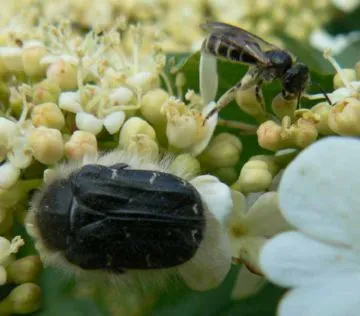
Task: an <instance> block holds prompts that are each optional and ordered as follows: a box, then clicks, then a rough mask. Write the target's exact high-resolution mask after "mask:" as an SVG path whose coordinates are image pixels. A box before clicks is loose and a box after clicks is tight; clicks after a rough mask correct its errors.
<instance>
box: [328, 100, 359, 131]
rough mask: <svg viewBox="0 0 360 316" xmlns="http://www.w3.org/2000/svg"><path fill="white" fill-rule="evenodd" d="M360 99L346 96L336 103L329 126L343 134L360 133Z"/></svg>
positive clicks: (330, 115) (330, 116)
mask: <svg viewBox="0 0 360 316" xmlns="http://www.w3.org/2000/svg"><path fill="white" fill-rule="evenodd" d="M359 122H360V101H359V100H358V99H356V98H345V99H344V100H342V101H339V102H338V103H336V104H335V105H334V106H333V107H332V109H331V111H330V113H329V127H330V128H331V129H332V130H333V131H334V132H335V133H336V134H339V135H342V136H359V135H360V124H359Z"/></svg>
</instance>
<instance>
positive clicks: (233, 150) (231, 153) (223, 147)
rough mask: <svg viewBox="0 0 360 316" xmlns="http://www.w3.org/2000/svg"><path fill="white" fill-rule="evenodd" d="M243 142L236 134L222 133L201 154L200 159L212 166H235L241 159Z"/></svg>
mask: <svg viewBox="0 0 360 316" xmlns="http://www.w3.org/2000/svg"><path fill="white" fill-rule="evenodd" d="M241 152H242V143H241V141H240V140H239V138H237V137H236V136H234V135H231V134H229V133H221V134H218V135H217V136H215V138H213V139H212V141H211V142H210V144H209V145H208V146H207V147H206V149H205V150H204V151H203V152H202V153H201V154H200V156H199V157H198V158H199V161H200V162H201V163H202V164H205V165H207V166H210V167H211V168H226V167H234V166H235V165H236V163H237V162H238V161H239V159H240V154H241Z"/></svg>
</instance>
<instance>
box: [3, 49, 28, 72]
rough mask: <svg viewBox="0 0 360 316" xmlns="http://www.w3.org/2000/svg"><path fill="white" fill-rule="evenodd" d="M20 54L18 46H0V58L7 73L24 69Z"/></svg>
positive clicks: (20, 50)
mask: <svg viewBox="0 0 360 316" xmlns="http://www.w3.org/2000/svg"><path fill="white" fill-rule="evenodd" d="M21 55H22V49H21V48H20V47H5V46H3V47H0V59H1V60H2V63H3V65H4V66H5V69H6V70H7V71H8V72H9V73H19V72H22V71H24V66H23V63H22V58H21Z"/></svg>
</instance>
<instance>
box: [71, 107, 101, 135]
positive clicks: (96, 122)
mask: <svg viewBox="0 0 360 316" xmlns="http://www.w3.org/2000/svg"><path fill="white" fill-rule="evenodd" d="M75 121H76V126H77V127H78V129H80V130H82V131H84V132H89V133H92V134H94V135H97V134H99V133H100V132H101V130H102V128H103V121H102V120H101V119H99V118H97V117H96V116H95V115H93V114H90V113H86V112H78V113H76V117H75Z"/></svg>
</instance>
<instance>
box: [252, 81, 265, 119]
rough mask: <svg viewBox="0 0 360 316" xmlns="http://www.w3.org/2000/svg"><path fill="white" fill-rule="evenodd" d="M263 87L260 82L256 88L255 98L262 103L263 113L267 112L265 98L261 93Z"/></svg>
mask: <svg viewBox="0 0 360 316" xmlns="http://www.w3.org/2000/svg"><path fill="white" fill-rule="evenodd" d="M261 85H262V82H261V81H260V82H258V83H257V85H256V86H255V97H256V100H257V101H258V102H259V103H260V105H261V107H262V109H263V111H264V112H266V105H265V100H264V96H263V94H262V91H261Z"/></svg>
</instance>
